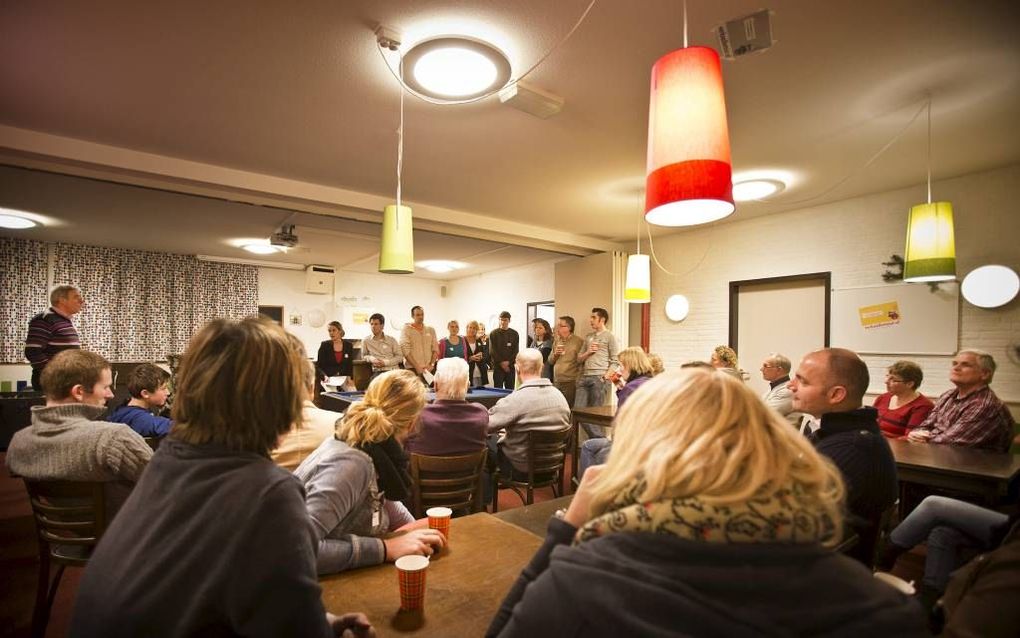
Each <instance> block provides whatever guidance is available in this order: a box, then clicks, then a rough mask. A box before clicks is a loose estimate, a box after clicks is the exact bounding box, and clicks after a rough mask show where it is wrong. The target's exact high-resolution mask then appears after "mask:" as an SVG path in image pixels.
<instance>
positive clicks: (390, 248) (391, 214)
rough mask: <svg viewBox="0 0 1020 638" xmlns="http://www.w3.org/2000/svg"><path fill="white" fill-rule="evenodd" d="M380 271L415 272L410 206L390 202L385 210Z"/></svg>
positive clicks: (403, 273)
mask: <svg viewBox="0 0 1020 638" xmlns="http://www.w3.org/2000/svg"><path fill="white" fill-rule="evenodd" d="M379 272H384V273H389V274H397V275H406V274H409V273H413V272H414V229H413V228H412V224H411V207H410V206H399V207H398V206H397V205H396V204H390V205H389V206H387V207H386V210H384V211H383V225H382V244H381V247H380V249H379Z"/></svg>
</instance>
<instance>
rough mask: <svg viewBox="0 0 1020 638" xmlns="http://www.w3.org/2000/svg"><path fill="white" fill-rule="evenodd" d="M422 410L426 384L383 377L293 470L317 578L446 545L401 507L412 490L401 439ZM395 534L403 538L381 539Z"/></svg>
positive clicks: (407, 374)
mask: <svg viewBox="0 0 1020 638" xmlns="http://www.w3.org/2000/svg"><path fill="white" fill-rule="evenodd" d="M423 407H425V386H424V385H422V383H421V382H420V381H419V380H418V377H417V376H416V375H415V374H414V373H413V372H411V371H410V370H393V371H390V372H385V373H383V374H381V375H379V376H378V377H376V378H375V379H373V380H372V383H371V385H369V386H368V390H367V391H366V392H365V398H364V399H363V400H361V401H359V402H357V403H355V404H353V405H352V406H351V407H350V408H348V409H347V413H346V414H344V417H343V418H342V419H340V420H339V421H337V424H336V434H335V436H332V437H330V438H328V439H326V440H325V441H323V442H322V445H320V446H319V447H318V448H317V449H316V450H315V451H314V452H312V454H311V455H310V456H309V457H308V458H306V459H305V460H304V461H302V462H301V465H299V466H298V468H297V469H296V470H294V474H295V475H296V476H297V477H298V479H299V480H300V481H301V482H302V483H304V486H305V507H306V509H307V510H308V517H309V518H310V519H311V521H312V527H313V529H314V532H315V538H316V540H317V541H318V544H319V551H318V554H317V557H316V568H317V570H318V573H319V574H320V575H322V574H335V573H337V572H341V571H344V570H347V569H354V568H356V567H364V566H366V565H378V564H380V563H382V562H385V561H395V560H397V559H398V558H400V557H401V556H407V555H409V554H422V555H425V556H429V555H431V554H432V553H433V552H434V551H435V548H437V547H442V546H443V545H445V544H446V539H445V538H443V535H442V534H441V533H440V532H437V531H435V530H431V529H422V528H426V527H427V525H428V520H427V519H422V520H421V521H415V520H414V517H413V516H411V513H410V512H408V511H407V508H406V507H404V505H403V504H402V503H401V502H400V501H403V500H405V499H407V498H409V497H410V489H411V477H410V476H409V474H408V471H407V465H408V459H407V454H406V453H405V452H404V449H403V441H404V439H406V438H407V435H408V433H409V432H410V430H411V428H412V427H413V426H414V424H415V422H416V421H417V419H418V414H419V413H420V412H421V410H422V408H423ZM398 530H399V531H402V532H406V533H403V534H399V535H396V536H392V537H390V538H387V539H385V540H384V539H383V538H381V537H382V536H383V535H385V534H387V533H389V532H393V531H398Z"/></svg>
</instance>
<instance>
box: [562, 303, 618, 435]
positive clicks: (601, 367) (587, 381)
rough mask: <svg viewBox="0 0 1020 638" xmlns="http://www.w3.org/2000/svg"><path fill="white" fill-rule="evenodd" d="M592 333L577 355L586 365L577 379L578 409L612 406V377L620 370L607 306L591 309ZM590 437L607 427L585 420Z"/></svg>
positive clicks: (575, 405)
mask: <svg viewBox="0 0 1020 638" xmlns="http://www.w3.org/2000/svg"><path fill="white" fill-rule="evenodd" d="M590 322H591V330H592V331H591V333H589V334H588V336H587V337H585V339H584V349H583V350H582V351H581V352H580V354H578V355H577V360H578V361H580V362H581V363H582V365H583V366H584V367H583V368H582V371H581V376H580V377H578V379H577V394H576V396H575V398H574V406H573V407H575V408H587V407H593V406H600V405H609V402H610V400H611V396H610V394H609V388H610V387H612V385H613V382H612V377H613V375H614V374H615V373H616V372H618V371H619V370H618V369H619V366H620V360H619V359H618V358H617V355H619V354H620V345H619V343H618V342H617V341H616V336H615V335H614V334H613V333H612V332H610V331H609V330H608V329H607V328H606V324H607V323H608V322H609V313H608V312H606V309H605V308H592V309H591V319H590ZM581 427H583V428H584V431H585V433H586V434H587V435H588V437H589V438H596V437H601V436H605V435H606V434H605V429H604V428H603V427H602V426H601V425H595V424H594V423H582V424H581Z"/></svg>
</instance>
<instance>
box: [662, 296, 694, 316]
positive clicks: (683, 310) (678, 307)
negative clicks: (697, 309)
mask: <svg viewBox="0 0 1020 638" xmlns="http://www.w3.org/2000/svg"><path fill="white" fill-rule="evenodd" d="M690 311H691V303H690V302H689V301H687V297H684V296H683V295H672V296H670V298H669V299H667V300H666V316H667V317H669V320H670V321H683V320H684V319H686V318H687V314H688V313H689V312H690Z"/></svg>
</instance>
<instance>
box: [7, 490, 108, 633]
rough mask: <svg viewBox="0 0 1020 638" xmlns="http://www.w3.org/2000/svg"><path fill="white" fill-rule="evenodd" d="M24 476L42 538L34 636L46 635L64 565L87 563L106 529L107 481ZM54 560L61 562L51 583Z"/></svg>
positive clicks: (34, 613)
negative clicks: (96, 481) (42, 479)
mask: <svg viewBox="0 0 1020 638" xmlns="http://www.w3.org/2000/svg"><path fill="white" fill-rule="evenodd" d="M24 480H25V488H26V489H27V490H28V499H29V501H30V502H31V503H32V513H33V514H34V518H35V529H36V534H37V536H38V539H39V584H38V586H37V587H36V596H35V610H34V611H33V612H32V636H43V635H45V634H46V625H47V624H48V623H49V618H50V608H51V607H52V606H53V598H54V597H55V596H56V593H57V587H58V586H59V585H60V577H61V576H63V574H64V568H65V567H67V566H68V565H70V566H72V567H84V566H85V565H86V563H88V559H89V556H90V555H91V554H92V550H93V549H94V548H95V546H96V543H98V542H99V538H100V537H101V536H102V535H103V531H105V529H106V523H107V521H106V497H105V493H104V490H103V488H104V485H105V483H80V482H72V481H33V480H29V479H24ZM51 562H52V563H56V564H57V566H58V567H57V573H56V576H55V577H54V578H53V582H52V583H50V563H51Z"/></svg>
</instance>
